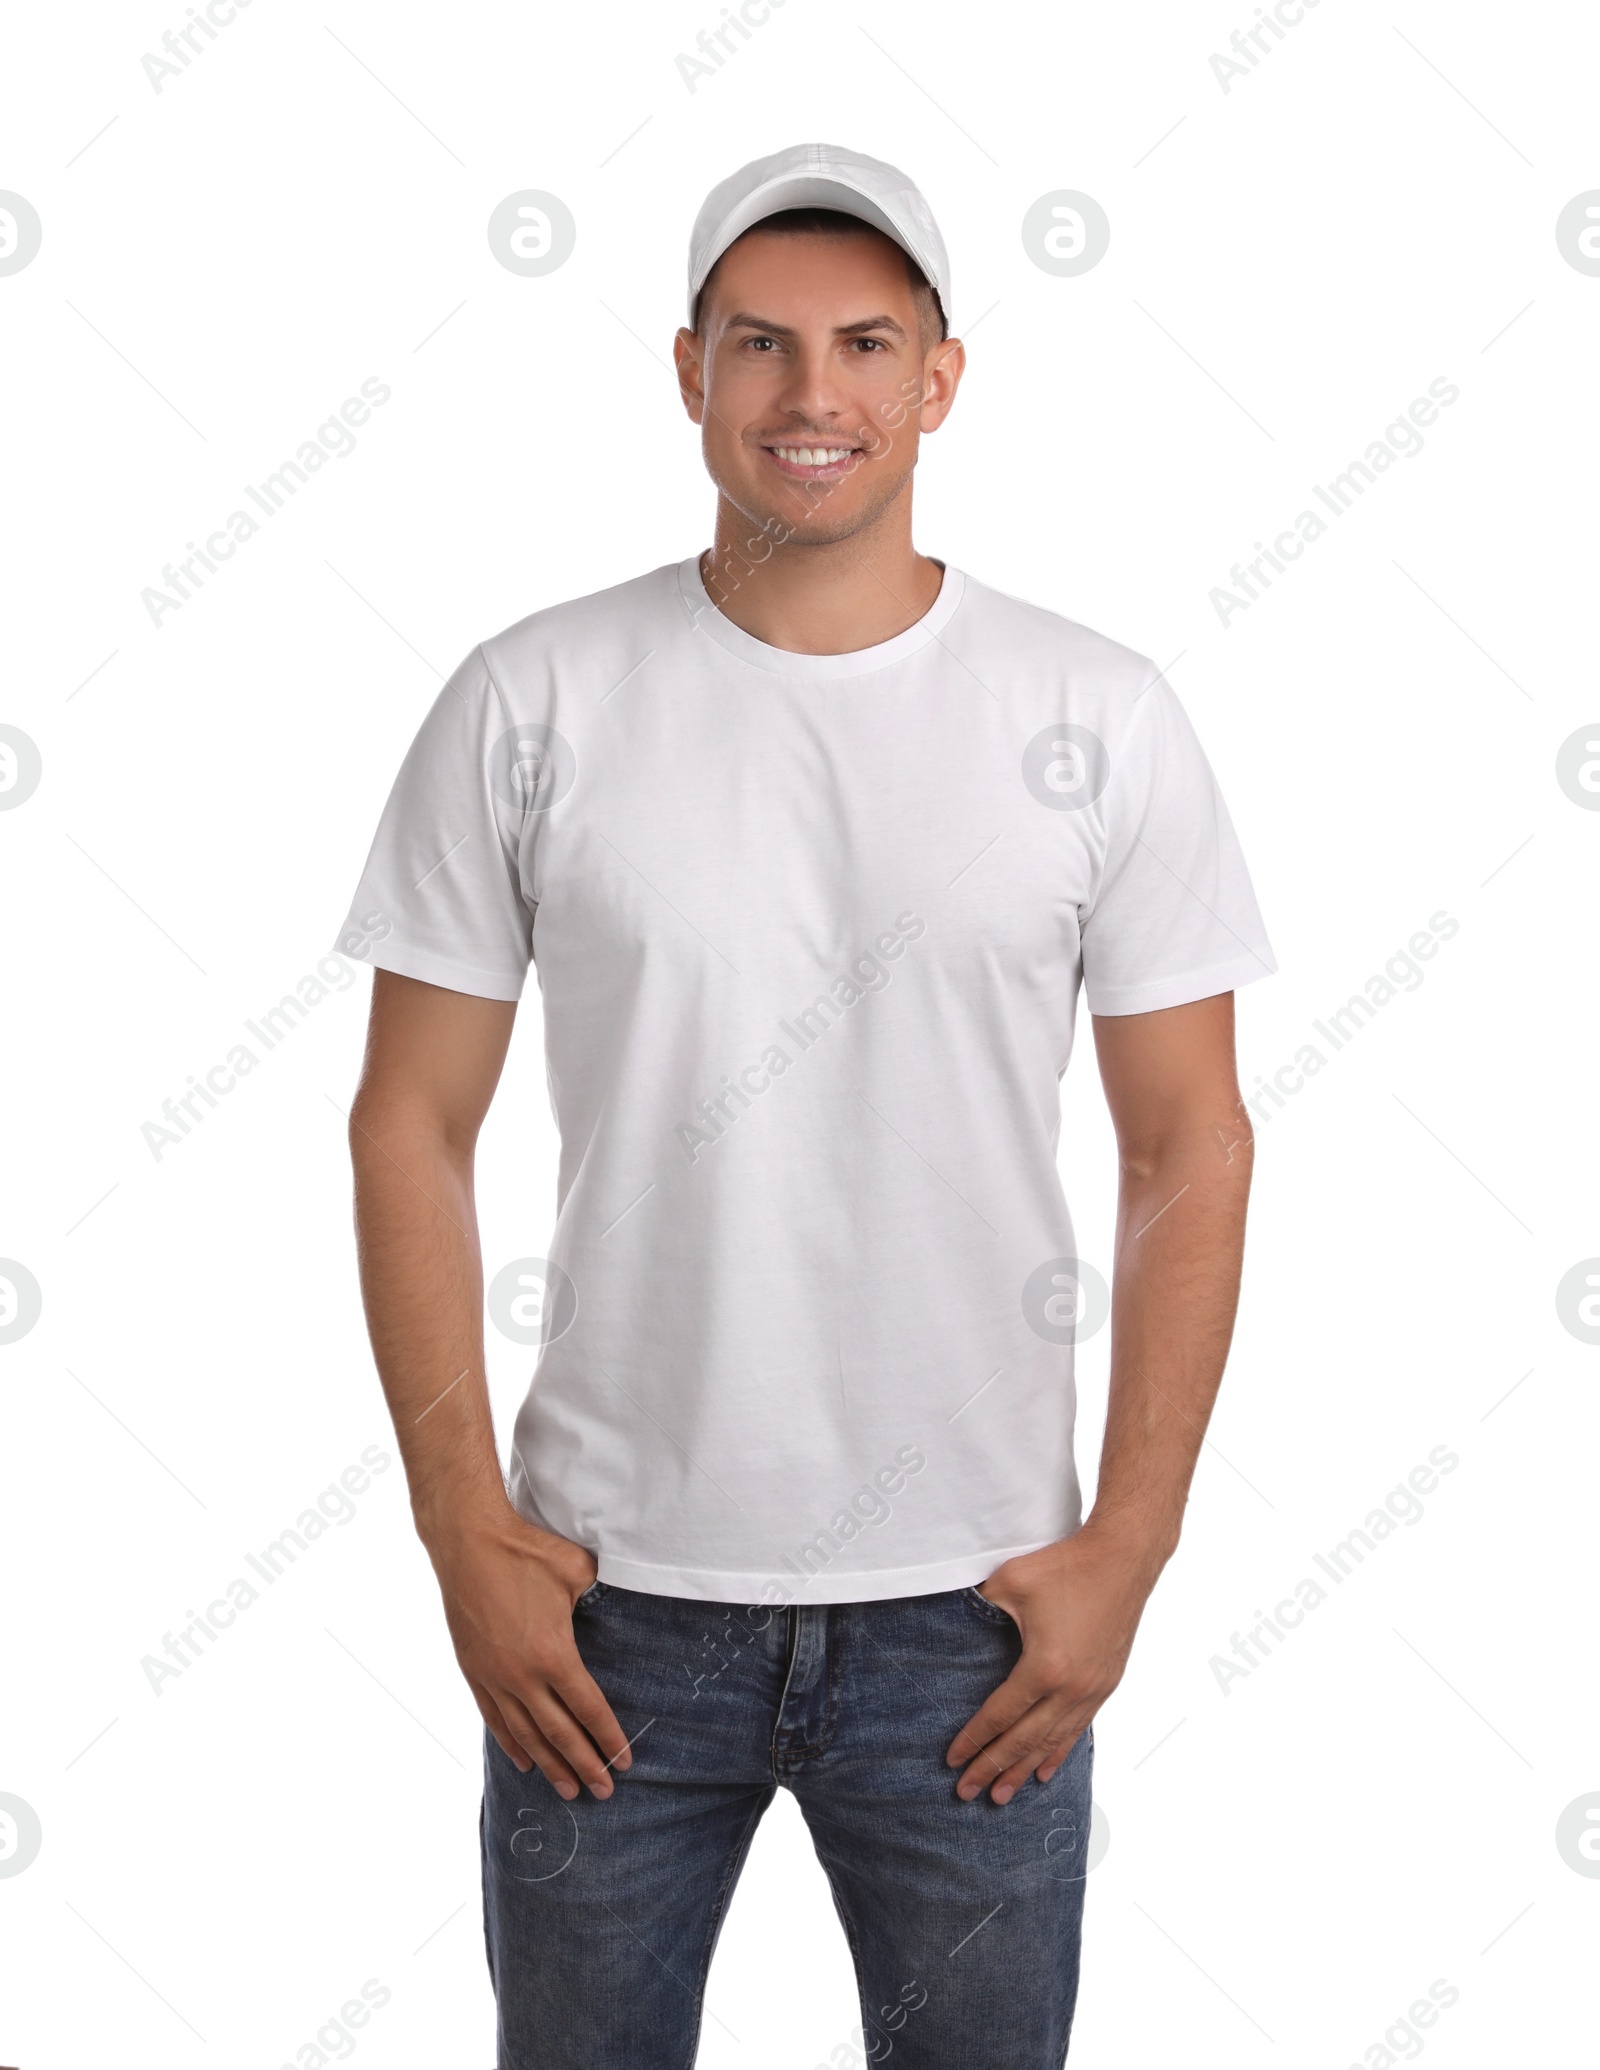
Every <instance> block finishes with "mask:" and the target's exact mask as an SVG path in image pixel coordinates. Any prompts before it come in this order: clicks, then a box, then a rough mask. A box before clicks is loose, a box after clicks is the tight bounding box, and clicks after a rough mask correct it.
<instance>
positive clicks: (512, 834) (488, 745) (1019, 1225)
mask: <svg viewBox="0 0 1600 2070" xmlns="http://www.w3.org/2000/svg"><path fill="white" fill-rule="evenodd" d="M340 947H341V948H343V949H345V950H346V952H347V953H353V954H359V955H364V956H368V957H370V959H371V961H372V962H374V963H375V964H377V965H379V966H381V967H382V968H383V969H385V970H392V971H398V972H400V973H401V974H403V975H404V976H407V977H413V978H420V979H423V980H425V981H426V982H427V983H429V984H433V985H443V986H446V987H448V988H449V989H451V990H452V991H457V992H469V993H477V994H480V995H482V996H484V997H487V998H491V999H516V998H518V997H519V996H520V994H521V991H522V987H523V983H524V979H525V977H526V974H527V969H528V965H529V961H530V958H531V959H532V961H533V964H534V968H535V970H536V972H537V975H538V981H539V986H540V990H541V992H542V994H543V999H544V1017H545V1041H546V1052H547V1058H548V1073H549V1083H550V1093H551V1098H552V1101H553V1104H554V1108H555V1114H556V1119H557V1123H558V1125H559V1128H560V1133H561V1162H560V1174H559V1179H558V1184H557V1195H556V1199H557V1218H556V1225H555V1232H554V1234H553V1236H551V1237H550V1239H549V1241H548V1245H547V1248H546V1251H545V1256H546V1257H547V1258H548V1259H549V1260H550V1261H552V1264H553V1266H554V1268H556V1269H554V1270H552V1271H550V1272H549V1273H548V1274H547V1275H545V1278H546V1280H547V1284H546V1285H545V1286H544V1287H543V1288H542V1289H540V1290H538V1292H542V1295H543V1309H542V1316H543V1329H544V1334H545V1338H546V1340H547V1341H544V1342H543V1343H542V1344H541V1346H540V1349H539V1351H538V1355H537V1363H536V1366H535V1370H534V1373H533V1378H532V1384H531V1387H530V1389H529V1392H528V1396H527V1400H526V1402H525V1403H524V1405H523V1408H522V1411H521V1413H520V1415H519V1417H518V1419H517V1424H516V1431H515V1437H514V1444H513V1461H512V1467H511V1475H510V1481H511V1494H512V1499H513V1501H514V1502H515V1503H516V1505H517V1507H518V1508H519V1510H520V1511H521V1512H522V1514H523V1515H525V1516H526V1517H528V1518H529V1519H530V1520H531V1521H533V1522H535V1523H538V1524H541V1525H543V1526H545V1527H546V1528H547V1529H549V1530H552V1531H557V1532H560V1533H561V1534H562V1535H563V1536H564V1537H567V1538H571V1539H574V1540H576V1541H577V1542H578V1543H579V1544H581V1545H584V1546H587V1547H588V1548H589V1549H590V1550H591V1551H592V1552H594V1553H595V1554H596V1555H597V1556H598V1559H599V1576H600V1579H601V1580H602V1581H607V1582H613V1583H617V1584H620V1585H621V1586H623V1587H625V1588H631V1589H640V1590H644V1591H646V1592H650V1593H655V1594H661V1595H674V1596H687V1597H695V1598H701V1599H709V1600H712V1601H726V1602H740V1603H752V1602H756V1601H765V1602H787V1601H790V1600H794V1601H799V1602H813V1603H836V1602H850V1601H860V1600H872V1599H877V1598H881V1597H888V1596H900V1595H917V1594H926V1593H930V1592H932V1591H935V1590H940V1589H949V1588H958V1587H964V1586H967V1585H970V1584H972V1583H975V1582H978V1581H981V1580H983V1579H984V1578H985V1577H986V1576H987V1575H988V1574H990V1573H991V1572H992V1571H993V1569H994V1568H995V1567H996V1566H997V1565H998V1564H999V1563H1000V1562H1001V1561H1002V1560H1004V1559H1006V1558H1008V1557H1009V1556H1011V1555H1012V1554H1014V1553H1020V1552H1026V1551H1031V1550H1033V1549H1034V1548H1036V1547H1039V1546H1042V1545H1046V1544H1048V1543H1049V1542H1050V1541H1052V1540H1053V1539H1056V1538H1059V1537H1061V1536H1063V1535H1064V1534H1065V1533H1067V1532H1069V1531H1071V1530H1073V1529H1074V1528H1075V1527H1076V1525H1077V1523H1078V1522H1079V1519H1080V1500H1079V1492H1078V1484H1077V1477H1076V1472H1075V1469H1074V1464H1073V1453H1072V1425H1073V1409H1074V1390H1073V1373H1072V1338H1073V1334H1074V1323H1075V1320H1077V1321H1078V1326H1079V1328H1080V1330H1081V1329H1082V1328H1085V1327H1090V1326H1094V1325H1095V1324H1096V1323H1097V1322H1098V1321H1099V1320H1100V1319H1101V1318H1102V1316H1103V1309H1104V1295H1103V1283H1104V1277H1105V1276H1108V1275H1109V1269H1110V1263H1109V1260H1101V1261H1100V1266H1099V1271H1100V1274H1101V1275H1102V1276H1101V1277H1100V1278H1099V1279H1097V1278H1096V1276H1095V1273H1094V1272H1092V1271H1090V1270H1089V1269H1088V1268H1087V1267H1086V1268H1085V1270H1084V1272H1083V1273H1082V1274H1080V1273H1079V1272H1078V1269H1077V1266H1076V1263H1075V1243H1074V1238H1073V1232H1072V1223H1071V1220H1070V1218H1069V1216H1068V1212H1067V1204H1066V1200H1065V1198H1064V1196H1063V1193H1062V1188H1061V1181H1060V1178H1059V1176H1058V1173H1057V1169H1056V1144H1057V1137H1058V1134H1059V1130H1060V1105H1059V1084H1058V1081H1059V1079H1060V1077H1061V1074H1062V1072H1063V1071H1064V1070H1065V1069H1066V1065H1067V1059H1068V1056H1069V1054H1070V1052H1071V1049H1072V1037H1073V1021H1074V1014H1075V1008H1076V1003H1077V993H1078V985H1079V979H1080V976H1081V978H1082V980H1083V985H1084V991H1085V995H1086V997H1087V1000H1088V1004H1089V1008H1090V1011H1091V1012H1093V1013H1096V1014H1128V1013H1146V1012H1149V1011H1151V1010H1153V1009H1156V1008H1160V1007H1169V1006H1178V1005H1182V1004H1184V1003H1185V1002H1187V1001H1189V1000H1194V999H1203V998H1207V997H1209V996H1211V995H1212V994H1214V993H1219V992H1226V991H1230V990H1232V989H1233V988H1234V987H1236V986H1239V985H1243V984H1248V983H1249V982H1250V981H1251V980H1252V979H1254V978H1258V977H1261V976H1264V975H1265V974H1267V973H1268V972H1270V971H1272V970H1273V969H1274V968H1275V965H1274V962H1273V959H1272V952H1271V949H1270V948H1269V946H1268V943H1267V939H1266V935H1265V932H1264V930H1263V927H1262V923H1261V917H1260V914H1259V913H1258V911H1257V908H1256V902H1255V897H1254V895H1253V893H1252V890H1251V887H1250V880H1249V877H1248V874H1247V872H1246V869H1245V864H1244V860H1243V858H1242V856H1241V854H1240V851H1239V846H1238V842H1237V840H1236V838H1235V835H1234V831H1233V827H1232V825H1231V823H1230V821H1229V818H1228V813H1227V809H1226V807H1225V806H1224V804H1223V801H1222V798H1221V795H1220V793H1219V792H1218V789H1217V786H1216V783H1215V780H1214V779H1213V777H1212V774H1211V771H1210V768H1209V767H1208V765H1207V763H1206V760H1205V757H1204V755H1203V754H1202V752H1201V749H1200V746H1199V744H1198V742H1197V740H1196V739H1195V735H1194V733H1193V731H1192V729H1191V727H1190V725H1189V722H1188V720H1187V718H1186V717H1185V715H1184V713H1183V711H1182V709H1181V707H1180V706H1179V703H1178V700H1177V699H1176V697H1175V696H1174V695H1173V693H1172V691H1171V689H1170V688H1169V687H1168V686H1167V684H1166V683H1165V681H1163V680H1162V679H1161V677H1160V676H1159V674H1158V672H1157V671H1156V669H1155V668H1154V667H1153V666H1152V665H1151V664H1150V663H1149V662H1148V661H1146V660H1144V659H1142V658H1141V657H1140V656H1139V655H1137V654H1134V653H1131V652H1130V651H1129V650H1128V649H1127V648H1125V647H1120V646H1118V645H1117V644H1116V643H1115V642H1113V641H1111V640H1108V639H1104V638H1102V637H1101V636H1100V635H1099V634H1097V633H1094V632H1090V631H1088V630H1087V629H1086V628H1084V627H1083V626H1080V625H1075V624H1073V623H1071V622H1070V621H1069V620H1066V619H1063V618H1058V617H1056V616H1055V615H1053V614H1052V613H1051V612H1048V611H1043V610H1039V609H1037V608H1036V607H1035V606H1033V605H1030V604H1025V603H1020V602H1018V601H1017V600H1016V599H1015V598H1012V597H1008V596H1003V595H1001V594H1000V593H999V592H997V591H995V590H992V589H988V588H986V587H985V586H984V585H983V584H982V583H979V582H975V581H973V580H972V579H971V578H970V577H967V576H963V575H961V574H960V573H958V572H957V571H956V570H955V569H954V568H949V569H946V570H945V573H944V578H943V583H942V586H941V589H940V592H939V596H938V599H937V601H936V602H935V603H934V605H933V607H932V609H931V610H930V611H929V612H928V613H927V615H926V616H925V617H924V618H922V619H920V620H919V621H918V622H917V624H915V625H914V626H912V627H911V628H910V630H909V631H907V632H903V633H901V634H899V635H897V637H895V638H894V639H892V640H886V641H884V642H883V643H882V644H881V645H880V646H876V647H870V648H866V649H862V650H860V651H858V652H855V653H850V654H791V653H788V652H786V651H784V650H782V649H779V648H775V647H769V646H767V645H766V644H765V643H764V642H762V641H760V640H757V639H754V638H752V636H751V635H750V634H749V633H747V632H743V631H741V630H740V628H739V627H738V626H736V625H735V624H734V623H733V622H732V621H731V620H730V619H728V618H727V617H725V616H724V615H723V614H722V613H721V612H720V611H719V610H718V609H717V608H716V606H715V605H714V604H713V603H712V602H711V600H710V598H709V597H708V596H707V594H706V591H705V589H704V586H703V585H702V583H701V580H700V575H699V569H698V564H697V562H696V561H695V560H692V559H691V560H688V561H685V562H684V563H683V564H682V565H681V566H677V567H665V568H659V569H657V570H656V571H655V572H654V573H653V574H649V575H644V576H641V577H640V578H639V579H638V580H636V581H633V582H626V583H623V584H621V585H620V586H619V587H617V588H615V589H610V590H606V591H603V592H601V593H600V594H599V595H596V596H591V597H583V598H580V599H578V600H577V601H575V602H572V603H567V604H561V605H557V606H556V607H555V608H553V609H551V610H547V611H540V612H537V613H535V614H534V616H532V617H531V618H525V619H524V620H523V621H522V622H521V623H520V624H518V625H514V626H512V627H511V628H510V630H509V631H506V632H503V633H501V634H499V635H498V636H497V637H495V638H494V639H491V640H487V641H485V642H484V644H483V645H482V646H481V647H478V648H477V649H475V650H474V652H473V653H472V654H470V655H469V656H468V657H467V659H466V660H465V661H464V662H463V663H462V664H461V666H460V668H459V669H458V670H457V671H456V673H455V675H454V676H453V677H452V678H451V680H450V682H449V683H448V684H447V686H446V687H445V689H444V690H443V691H441V693H440V695H439V697H438V699H437V701H436V702H435V704H434V706H433V708H432V710H431V711H430V712H429V714H428V716H427V718H426V719H425V720H424V722H423V725H422V729H421V731H420V732H419V733H418V735H417V738H416V741H415V744H414V745H413V746H412V748H411V751H410V753H409V754H408V755H407V757H406V760H405V763H404V765H403V767H402V768H401V771H400V774H399V777H398V779H397V781H396V783H395V786H394V790H393V792H392V794H391V796H390V799H389V802H388V805H387V807H386V808H385V811H384V814H383V819H382V822H381V824H380V826H379V829H378V835H377V839H376V841H375V843H374V845H373V849H372V853H371V857H370V859H369V861H368V863H367V868H366V872H365V875H364V876H363V878H362V880H361V886H360V889H359V890H358V892H357V893H356V897H355V901H354V903H353V905H352V907H351V911H350V918H349V921H348V922H347V926H346V930H345V932H344V934H343V935H341V937H340ZM533 1212H534V1210H533V1205H532V1203H530V1218H531V1217H532V1215H533ZM526 1247H527V1249H528V1250H529V1251H530V1252H532V1251H536V1250H538V1249H539V1247H540V1235H539V1233H536V1232H535V1229H534V1225H533V1222H532V1220H531V1219H530V1240H529V1242H528V1244H527V1246H526ZM487 1264H488V1270H489V1273H490V1275H491V1276H492V1275H493V1273H494V1270H495V1265H496V1261H495V1260H493V1259H490V1260H488V1261H487ZM535 1277H536V1278H537V1277H538V1275H537V1274H536V1275H535ZM538 1292H536V1296H535V1302H536V1305H535V1309H534V1313H535V1315H536V1316H537V1315H538V1314H539V1313H540V1310H539V1308H538V1306H537V1302H538ZM1085 1303H1087V1305H1088V1308H1089V1310H1090V1311H1091V1312H1090V1313H1089V1314H1088V1315H1087V1316H1084V1315H1083V1314H1082V1311H1083V1309H1084V1306H1085ZM520 1312H521V1313H522V1314H523V1315H524V1316H526V1314H527V1313H528V1310H527V1308H526V1307H524V1308H523V1309H522V1310H521V1311H520Z"/></svg>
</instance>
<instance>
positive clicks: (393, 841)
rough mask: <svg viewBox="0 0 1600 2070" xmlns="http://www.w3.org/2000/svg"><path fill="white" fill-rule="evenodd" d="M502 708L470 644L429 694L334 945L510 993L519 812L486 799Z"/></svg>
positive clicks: (520, 938)
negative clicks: (432, 699) (437, 688)
mask: <svg viewBox="0 0 1600 2070" xmlns="http://www.w3.org/2000/svg"><path fill="white" fill-rule="evenodd" d="M510 724H511V722H510V719H509V717H508V715H507V713H506V708H505V705H504V703H503V701H502V699H501V696H500V692H499V689H498V687H497V686H496V684H495V682H494V679H493V677H492V676H491V674H490V672H489V666H488V663H487V662H486V660H485V659H484V654H483V650H482V648H481V647H479V648H475V649H474V650H473V652H472V653H471V654H469V655H468V657H467V659H466V660H465V661H464V662H463V663H462V664H461V666H460V667H459V668H458V669H457V670H456V672H455V674H454V675H453V676H452V677H451V678H450V680H449V682H448V683H446V685H445V687H444V688H443V690H441V691H440V693H439V695H438V697H437V699H436V700H435V702H434V704H433V707H432V709H431V710H430V711H429V713H428V715H427V717H426V718H425V719H424V720H423V722H422V726H421V728H420V730H419V732H418V734H417V737H416V739H415V740H414V741H413V742H412V744H411V748H410V751H409V752H408V754H407V755H406V758H405V761H404V762H403V763H402V764H401V766H400V773H399V775H398V776H397V777H396V778H395V781H394V788H393V789H392V790H391V791H390V793H389V801H388V803H387V804H386V805H385V806H384V808H383V817H382V818H381V819H380V820H379V822H378V831H377V836H376V838H375V839H374V841H373V844H372V851H371V853H370V855H369V856H368V857H367V866H366V868H365V870H364V871H363V872H362V876H361V882H360V885H359V887H358V889H357V891H356V895H355V898H354V899H353V901H352V902H351V906H350V913H349V917H348V918H347V920H346V922H345V925H344V927H343V928H342V929H341V931H340V934H339V939H338V943H337V946H338V948H339V950H340V951H341V952H342V953H343V954H344V955H346V956H350V957H353V958H355V959H356V960H358V961H361V962H366V963H371V964H374V965H375V966H376V967H377V968H378V969H380V970H392V971H395V972H397V973H398V974H399V975H400V976H401V977H411V978H420V979H421V980H422V981H423V982H424V983H425V984H430V985H442V986H444V987H445V988H446V989H447V990H448V991H452V992H471V993H475V994H477V995H478V996H480V997H482V998H485V999H520V998H521V996H522V988H523V984H524V982H525V981H526V978H527V974H528V964H529V962H530V960H531V956H532V936H533V907H532V905H531V903H530V902H529V900H527V899H526V898H525V897H524V895H523V891H522V880H521V869H520V863H519V854H518V841H517V834H516V828H517V825H518V815H517V814H516V813H514V812H513V813H507V812H506V811H504V810H497V798H496V791H495V778H496V771H497V769H498V767H499V762H500V760H502V759H504V758H503V756H502V755H501V753H500V750H501V747H502V745H503V743H504V741H505V739H506V737H507V735H508V733H509V731H510Z"/></svg>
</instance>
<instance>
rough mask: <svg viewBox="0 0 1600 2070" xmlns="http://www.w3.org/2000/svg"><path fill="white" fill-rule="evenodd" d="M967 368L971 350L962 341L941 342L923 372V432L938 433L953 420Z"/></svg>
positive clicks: (921, 424)
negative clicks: (943, 424)
mask: <svg viewBox="0 0 1600 2070" xmlns="http://www.w3.org/2000/svg"><path fill="white" fill-rule="evenodd" d="M966 365H967V348H966V347H965V346H964V345H963V344H962V342H961V340H960V339H959V338H945V339H943V340H941V342H940V343H939V344H937V345H936V346H935V347H934V348H933V350H932V352H930V353H929V354H928V358H927V363H926V364H925V366H924V368H923V372H922V408H921V411H920V413H919V428H920V429H921V430H923V431H937V430H938V429H939V426H940V425H941V424H942V423H943V422H944V420H945V418H946V417H948V416H949V414H950V408H951V405H952V404H953V403H954V401H955V399H956V390H957V389H958V388H959V387H960V385H961V376H962V374H963V373H964V372H965V371H966Z"/></svg>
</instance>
